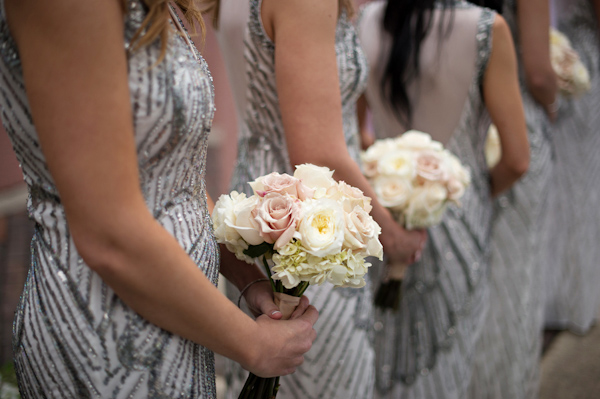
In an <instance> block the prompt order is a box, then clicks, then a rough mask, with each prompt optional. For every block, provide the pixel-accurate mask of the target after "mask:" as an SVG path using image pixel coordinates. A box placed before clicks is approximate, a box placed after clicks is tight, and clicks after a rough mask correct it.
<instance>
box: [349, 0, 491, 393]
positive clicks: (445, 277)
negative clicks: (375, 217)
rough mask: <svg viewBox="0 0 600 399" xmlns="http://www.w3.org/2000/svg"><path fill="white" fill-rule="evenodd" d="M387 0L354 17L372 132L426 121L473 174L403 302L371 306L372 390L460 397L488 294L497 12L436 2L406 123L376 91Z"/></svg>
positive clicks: (406, 285)
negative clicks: (490, 77)
mask: <svg viewBox="0 0 600 399" xmlns="http://www.w3.org/2000/svg"><path fill="white" fill-rule="evenodd" d="M385 4H386V3H385V2H383V1H375V2H371V3H369V4H367V5H366V6H365V7H364V8H363V9H362V11H361V14H360V17H359V22H358V26H359V36H360V38H361V42H362V43H363V45H364V46H365V48H367V58H368V60H369V68H370V71H371V72H370V77H369V85H368V89H367V93H366V95H367V100H368V101H369V105H370V106H371V108H373V115H374V118H375V120H374V121H373V125H374V128H375V135H376V137H377V138H378V139H383V138H387V137H395V136H398V135H399V134H402V133H403V132H405V131H407V130H408V129H410V128H413V129H418V130H422V131H427V133H430V134H431V135H432V136H433V138H434V139H436V140H440V141H442V142H443V143H444V144H445V146H446V148H448V150H450V151H451V152H452V153H454V154H455V155H456V156H457V157H458V158H459V159H460V161H461V162H462V163H463V164H464V165H465V166H467V167H468V168H469V170H470V172H471V178H472V182H471V185H470V186H469V187H468V188H467V190H466V192H465V194H464V196H463V197H462V198H461V200H460V202H461V204H460V206H450V207H449V208H448V210H447V211H446V214H445V215H444V218H443V220H442V222H441V223H440V224H439V225H437V226H433V227H431V228H429V229H428V240H427V244H426V246H425V249H424V250H423V253H422V257H421V260H420V261H418V262H417V263H415V264H414V265H411V266H410V267H409V268H408V269H407V272H406V275H405V276H404V280H403V283H402V285H403V287H402V291H403V297H402V300H401V302H400V304H399V309H398V310H397V311H392V310H379V309H378V310H377V314H376V324H375V347H376V358H377V361H376V367H377V382H376V388H377V390H376V395H375V397H376V398H378V399H379V398H402V399H413V398H414V399H417V398H422V397H427V398H429V397H431V398H438V397H439V398H441V397H444V398H456V399H462V398H465V397H466V392H467V387H468V380H469V375H470V373H471V364H470V363H469V361H470V357H471V355H472V352H473V349H472V348H473V342H474V340H475V339H476V334H477V331H478V330H479V329H480V326H481V324H482V321H483V314H484V313H485V303H486V302H485V297H486V295H487V285H486V280H485V275H486V273H487V266H488V258H489V234H490V229H491V222H492V202H491V195H490V186H489V171H488V168H487V165H486V163H485V159H484V151H483V149H484V144H485V138H486V133H487V130H488V128H489V125H490V122H491V121H490V116H489V114H488V112H487V109H486V107H485V104H484V102H483V98H482V82H483V76H484V73H485V71H486V68H487V64H488V60H489V57H490V55H491V52H492V28H493V23H494V20H495V13H493V12H492V11H490V10H488V9H484V8H480V7H476V6H474V5H472V4H470V3H467V2H464V1H453V2H450V5H449V8H447V9H445V10H442V9H441V7H436V9H435V10H434V11H433V16H432V21H434V23H433V25H432V28H431V30H430V32H429V34H428V36H427V37H426V38H425V39H424V41H423V43H422V48H421V50H422V51H421V52H420V57H421V58H420V59H421V64H420V70H419V71H420V75H419V76H418V77H417V78H416V79H415V81H413V82H411V83H410V85H409V86H407V89H408V93H409V96H410V101H411V104H412V105H413V106H414V108H413V119H412V124H411V126H405V125H404V124H403V123H402V122H401V121H400V120H399V119H398V118H396V116H395V115H394V114H393V113H392V110H391V107H390V106H389V105H388V103H387V102H385V101H384V100H382V96H381V84H380V82H381V78H382V74H383V71H384V69H385V65H386V61H387V58H386V57H385V56H382V55H387V54H389V48H390V46H391V38H390V37H389V35H387V33H385V32H384V31H382V29H381V26H382V19H383V15H384V12H385ZM448 26H449V27H450V28H448V29H447V27H448ZM458 54H461V55H460V56H459V55H458ZM455 103H458V104H455ZM381 269H382V270H383V268H381Z"/></svg>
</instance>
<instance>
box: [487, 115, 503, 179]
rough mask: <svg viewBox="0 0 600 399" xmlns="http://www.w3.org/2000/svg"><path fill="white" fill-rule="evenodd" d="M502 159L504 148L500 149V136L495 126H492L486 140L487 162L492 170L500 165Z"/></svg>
mask: <svg viewBox="0 0 600 399" xmlns="http://www.w3.org/2000/svg"><path fill="white" fill-rule="evenodd" d="M501 157H502V147H500V136H499V135H498V129H497V128H496V126H495V125H491V126H490V128H489V129H488V132H487V137H486V139H485V161H486V163H487V166H488V167H489V168H490V169H491V168H493V167H494V166H496V165H498V162H500V158H501Z"/></svg>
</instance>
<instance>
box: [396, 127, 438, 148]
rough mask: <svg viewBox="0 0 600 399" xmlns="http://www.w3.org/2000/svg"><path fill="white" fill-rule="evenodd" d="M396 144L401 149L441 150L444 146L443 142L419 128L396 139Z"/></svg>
mask: <svg viewBox="0 0 600 399" xmlns="http://www.w3.org/2000/svg"><path fill="white" fill-rule="evenodd" d="M396 146H397V148H400V149H410V150H416V151H421V150H432V151H441V150H442V149H443V148H444V146H443V145H442V143H440V142H438V141H435V140H432V139H431V136H430V135H429V134H427V133H423V132H420V131H418V130H409V131H407V132H406V133H404V134H402V135H401V136H399V137H398V138H397V139H396Z"/></svg>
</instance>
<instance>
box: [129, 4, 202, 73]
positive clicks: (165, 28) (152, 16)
mask: <svg viewBox="0 0 600 399" xmlns="http://www.w3.org/2000/svg"><path fill="white" fill-rule="evenodd" d="M174 1H175V4H177V6H178V7H179V8H180V9H181V11H183V14H184V16H185V19H186V20H187V21H188V23H189V24H190V26H191V27H192V32H191V33H192V34H197V30H196V23H198V25H199V26H200V34H201V35H202V38H203V39H204V35H205V33H206V28H205V26H204V21H203V20H202V13H201V11H200V9H199V8H198V6H197V5H196V3H195V1H194V0H174ZM143 2H144V5H145V6H146V8H147V14H146V18H144V20H143V21H142V25H141V26H140V28H139V29H138V30H137V32H136V33H135V35H134V36H133V38H132V40H131V42H132V43H133V46H132V50H133V51H135V50H138V49H140V48H141V47H144V46H146V45H148V44H150V43H152V42H154V41H155V40H156V39H160V56H159V58H158V60H157V62H156V63H157V64H158V63H160V62H161V61H162V60H163V58H164V57H165V54H166V51H167V43H168V42H169V36H170V34H171V32H172V29H171V27H170V24H169V20H170V15H169V0H143ZM121 3H122V6H123V9H124V11H125V12H127V0H121Z"/></svg>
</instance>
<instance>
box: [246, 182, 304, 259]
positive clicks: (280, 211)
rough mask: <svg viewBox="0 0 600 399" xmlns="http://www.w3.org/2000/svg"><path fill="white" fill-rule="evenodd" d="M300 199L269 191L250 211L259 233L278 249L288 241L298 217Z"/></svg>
mask: <svg viewBox="0 0 600 399" xmlns="http://www.w3.org/2000/svg"><path fill="white" fill-rule="evenodd" d="M300 204H301V203H300V201H299V200H298V199H297V198H295V197H293V196H292V195H290V194H287V193H286V194H280V193H276V192H269V193H266V194H265V195H264V197H263V198H262V199H261V201H260V203H259V204H258V206H257V207H256V208H255V209H254V210H253V211H252V216H253V217H254V220H255V221H256V223H257V224H258V225H259V234H260V236H261V237H262V238H264V240H265V241H266V242H268V243H269V244H273V243H274V244H275V249H279V248H281V247H283V246H285V245H286V244H287V243H289V242H290V241H291V240H292V238H293V236H294V232H295V231H296V225H297V223H298V220H299V218H300Z"/></svg>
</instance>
